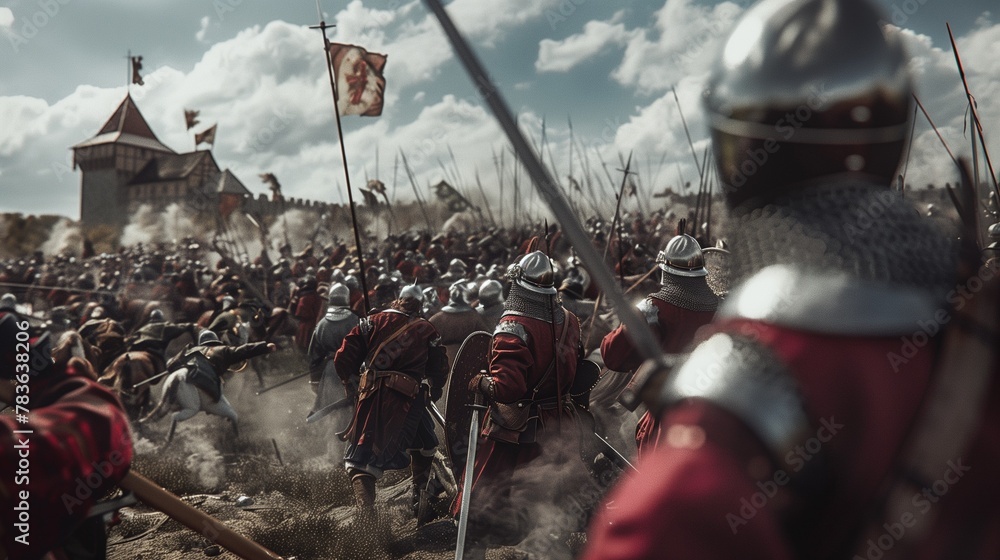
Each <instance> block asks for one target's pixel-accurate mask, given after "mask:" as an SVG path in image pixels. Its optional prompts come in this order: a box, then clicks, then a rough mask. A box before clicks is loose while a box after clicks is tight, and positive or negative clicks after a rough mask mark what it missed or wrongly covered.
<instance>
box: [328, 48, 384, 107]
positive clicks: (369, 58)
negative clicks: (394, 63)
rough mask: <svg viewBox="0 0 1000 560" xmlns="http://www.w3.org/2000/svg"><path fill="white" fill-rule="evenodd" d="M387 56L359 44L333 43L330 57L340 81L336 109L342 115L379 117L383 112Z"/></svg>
mask: <svg viewBox="0 0 1000 560" xmlns="http://www.w3.org/2000/svg"><path fill="white" fill-rule="evenodd" d="M387 58H388V57H387V56H386V55H384V54H379V53H370V52H368V51H366V50H365V49H363V48H361V47H359V46H357V45H345V44H343V43H330V60H332V61H333V73H334V76H336V80H337V97H338V99H337V110H338V111H339V112H340V114H341V115H361V116H363V117H377V116H379V115H381V114H382V103H383V94H384V92H385V78H384V77H382V70H383V69H384V68H385V62H386V59H387Z"/></svg>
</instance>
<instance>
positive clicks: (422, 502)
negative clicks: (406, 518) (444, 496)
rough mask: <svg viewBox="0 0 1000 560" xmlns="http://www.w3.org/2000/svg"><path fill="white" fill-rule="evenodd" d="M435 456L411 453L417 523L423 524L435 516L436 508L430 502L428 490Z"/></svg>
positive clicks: (414, 510)
mask: <svg viewBox="0 0 1000 560" xmlns="http://www.w3.org/2000/svg"><path fill="white" fill-rule="evenodd" d="M433 461H434V458H433V457H425V456H423V455H421V454H420V453H411V454H410V474H411V475H412V476H413V516H414V517H415V518H416V519H417V524H418V525H422V524H424V523H427V522H428V521H430V520H432V519H433V518H434V510H433V508H431V504H430V498H431V496H430V494H429V492H428V491H427V481H428V480H429V478H430V473H431V464H432V463H433Z"/></svg>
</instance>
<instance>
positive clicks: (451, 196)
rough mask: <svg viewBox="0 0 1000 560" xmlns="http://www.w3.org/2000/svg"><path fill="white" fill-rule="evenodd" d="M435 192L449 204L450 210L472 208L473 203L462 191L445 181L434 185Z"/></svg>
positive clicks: (457, 210)
mask: <svg viewBox="0 0 1000 560" xmlns="http://www.w3.org/2000/svg"><path fill="white" fill-rule="evenodd" d="M434 194H435V195H436V196H437V197H438V199H440V200H441V202H444V203H445V204H446V205H448V210H450V211H452V212H463V211H465V210H468V209H469V208H472V204H470V203H469V201H468V200H466V198H465V197H464V196H462V194H461V193H460V192H458V191H457V190H455V187H453V186H451V185H449V184H448V183H446V182H445V181H441V182H440V183H438V184H436V185H434Z"/></svg>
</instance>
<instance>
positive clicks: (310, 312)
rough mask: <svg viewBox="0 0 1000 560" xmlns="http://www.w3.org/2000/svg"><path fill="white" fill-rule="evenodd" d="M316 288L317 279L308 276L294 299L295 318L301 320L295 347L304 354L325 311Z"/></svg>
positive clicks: (296, 333)
mask: <svg viewBox="0 0 1000 560" xmlns="http://www.w3.org/2000/svg"><path fill="white" fill-rule="evenodd" d="M310 250H311V247H310ZM316 288H317V283H316V278H314V277H312V276H308V277H306V278H305V279H304V280H303V281H302V287H301V288H300V289H299V291H298V293H297V294H296V295H295V298H294V301H295V312H294V316H295V318H296V319H298V320H299V327H298V329H297V330H296V331H295V346H297V347H298V348H299V349H300V350H302V351H304V352H305V351H307V350H308V349H309V339H310V338H311V337H312V334H313V331H314V330H315V329H316V322H317V321H318V320H319V317H320V313H321V312H322V311H323V298H322V296H320V295H319V294H318V293H316Z"/></svg>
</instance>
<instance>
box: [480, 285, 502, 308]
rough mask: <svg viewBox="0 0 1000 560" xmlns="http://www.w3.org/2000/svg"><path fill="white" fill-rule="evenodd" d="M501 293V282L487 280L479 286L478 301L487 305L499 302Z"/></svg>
mask: <svg viewBox="0 0 1000 560" xmlns="http://www.w3.org/2000/svg"><path fill="white" fill-rule="evenodd" d="M502 294H503V284H501V283H500V282H498V281H496V280H487V281H485V282H483V285H482V286H480V287H479V303H481V304H482V305H483V306H485V307H488V306H490V305H497V304H498V303H500V296H501V295H502Z"/></svg>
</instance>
